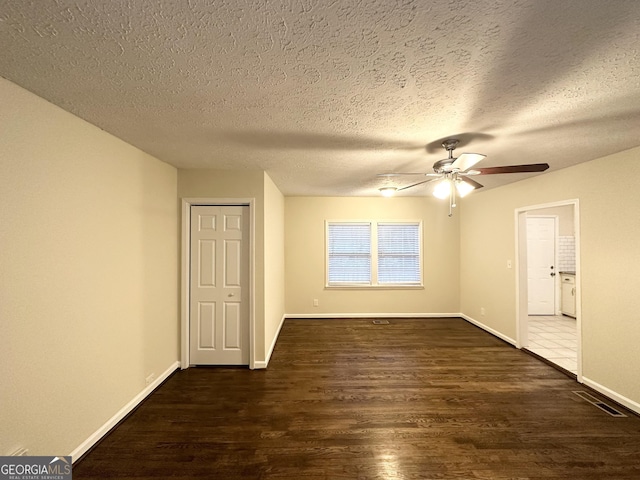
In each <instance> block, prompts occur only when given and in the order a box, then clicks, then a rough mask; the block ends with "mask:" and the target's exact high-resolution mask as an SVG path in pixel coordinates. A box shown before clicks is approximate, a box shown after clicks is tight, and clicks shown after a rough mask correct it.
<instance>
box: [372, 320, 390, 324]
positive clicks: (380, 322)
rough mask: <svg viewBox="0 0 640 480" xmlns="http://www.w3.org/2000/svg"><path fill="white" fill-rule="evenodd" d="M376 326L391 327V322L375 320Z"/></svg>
mask: <svg viewBox="0 0 640 480" xmlns="http://www.w3.org/2000/svg"><path fill="white" fill-rule="evenodd" d="M373 324H374V325H389V320H374V321H373Z"/></svg>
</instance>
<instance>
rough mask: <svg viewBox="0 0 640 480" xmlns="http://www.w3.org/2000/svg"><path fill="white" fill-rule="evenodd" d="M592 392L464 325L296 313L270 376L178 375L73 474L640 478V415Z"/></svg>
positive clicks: (224, 371)
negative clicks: (620, 411)
mask: <svg viewBox="0 0 640 480" xmlns="http://www.w3.org/2000/svg"><path fill="white" fill-rule="evenodd" d="M584 389H585V388H584V387H583V386H581V385H579V384H578V383H576V382H575V381H573V380H571V379H570V378H568V377H567V376H565V375H563V374H562V373H560V372H559V371H557V370H555V369H554V368H552V367H551V366H549V365H546V364H545V363H543V362H541V361H539V360H537V359H535V358H534V357H532V356H530V355H528V354H526V353H524V352H521V351H519V350H517V349H515V348H513V347H511V346H509V345H507V344H505V343H503V342H502V341H500V340H498V339H497V338H495V337H493V336H491V335H490V334H488V333H486V332H484V331H482V330H480V329H478V328H476V327H474V326H473V325H470V324H469V323H467V322H465V321H464V320H461V319H397V320H390V324H389V325H373V324H372V321H371V319H354V320H343V319H340V320H287V321H286V322H285V324H284V326H283V328H282V331H281V334H280V338H279V340H278V343H277V346H276V349H275V351H274V354H273V356H272V359H271V362H270V364H269V368H268V369H267V370H256V371H250V370H247V369H234V368H191V369H188V370H185V371H181V372H178V373H176V374H175V375H173V376H172V377H171V378H170V379H169V380H168V381H167V382H165V384H164V385H162V386H161V387H160V388H159V389H158V390H156V392H154V393H153V394H152V395H151V396H150V398H149V399H148V400H147V401H146V402H145V403H144V404H143V405H142V406H141V407H140V408H139V409H138V410H136V411H135V412H134V413H133V414H132V415H131V416H130V417H129V418H128V419H127V420H125V421H124V422H123V423H122V424H121V425H120V426H119V427H117V429H115V430H114V431H113V432H112V433H111V434H110V435H109V436H108V437H107V438H105V439H104V440H103V441H102V443H100V444H99V445H98V446H97V447H96V448H95V449H94V450H93V451H91V452H90V453H89V454H88V455H87V456H86V457H85V458H84V459H82V460H81V461H79V462H77V463H76V465H74V468H73V477H74V480H81V479H90V478H135V479H158V478H175V479H198V478H206V479H261V480H262V479H301V480H313V479H323V480H333V479H484V480H489V479H490V480H494V479H578V480H581V479H616V480H622V479H639V478H640V418H639V417H637V416H634V415H632V414H629V416H628V417H627V418H614V417H611V416H609V415H607V414H606V413H605V412H603V411H601V410H600V409H598V408H596V407H595V406H593V405H591V404H589V403H587V402H586V401H584V400H583V399H581V398H579V397H578V396H576V395H575V394H573V393H572V391H574V390H584ZM601 398H602V397H601ZM626 413H628V412H626Z"/></svg>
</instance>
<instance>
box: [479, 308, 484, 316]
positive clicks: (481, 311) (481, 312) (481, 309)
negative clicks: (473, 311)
mask: <svg viewBox="0 0 640 480" xmlns="http://www.w3.org/2000/svg"><path fill="white" fill-rule="evenodd" d="M484 314H485V310H484V307H480V315H482V316H483V317H484Z"/></svg>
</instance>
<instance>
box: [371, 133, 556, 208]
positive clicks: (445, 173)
mask: <svg viewBox="0 0 640 480" xmlns="http://www.w3.org/2000/svg"><path fill="white" fill-rule="evenodd" d="M458 143H460V141H459V140H458V139H455V138H452V139H448V140H445V141H444V142H442V147H443V148H444V149H445V150H446V151H447V152H448V157H447V158H445V159H442V160H439V161H437V162H436V163H434V164H433V171H434V172H435V173H380V174H378V176H379V177H403V176H414V175H420V176H423V177H432V178H428V179H427V180H423V181H421V182H418V183H413V184H411V185H407V186H406V187H401V188H397V187H382V188H380V189H379V190H380V193H381V194H382V195H384V196H387V197H390V196H392V195H394V194H395V193H396V192H399V191H402V190H406V189H408V188H412V187H416V186H418V185H422V184H425V183H429V182H433V181H436V180H439V182H438V184H437V185H436V187H435V188H434V191H433V195H434V196H435V197H438V198H441V199H445V198H447V197H448V198H449V216H451V215H453V208H454V207H455V206H456V195H458V196H460V197H464V196H465V195H467V194H468V193H470V192H471V191H473V190H477V189H478V188H482V187H483V185H482V184H481V183H478V182H476V181H475V180H473V179H472V178H469V177H471V176H476V175H495V174H498V173H528V172H544V171H545V170H547V169H548V168H549V164H548V163H532V164H528V165H507V166H502V167H486V168H473V167H474V166H475V165H476V164H477V163H478V162H480V161H481V160H482V159H484V158H485V157H486V155H481V154H479V153H462V154H460V156H459V157H457V158H456V157H454V156H453V151H454V150H455V149H456V147H457V146H458Z"/></svg>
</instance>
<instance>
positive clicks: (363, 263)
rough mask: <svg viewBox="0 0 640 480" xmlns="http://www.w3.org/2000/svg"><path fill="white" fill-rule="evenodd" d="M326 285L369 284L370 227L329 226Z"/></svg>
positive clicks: (356, 225) (342, 224)
mask: <svg viewBox="0 0 640 480" xmlns="http://www.w3.org/2000/svg"><path fill="white" fill-rule="evenodd" d="M328 237H329V238H328V257H329V258H328V262H329V264H328V277H329V278H328V280H329V285H340V284H351V283H355V284H370V283H371V224H369V223H330V224H329V228H328Z"/></svg>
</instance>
